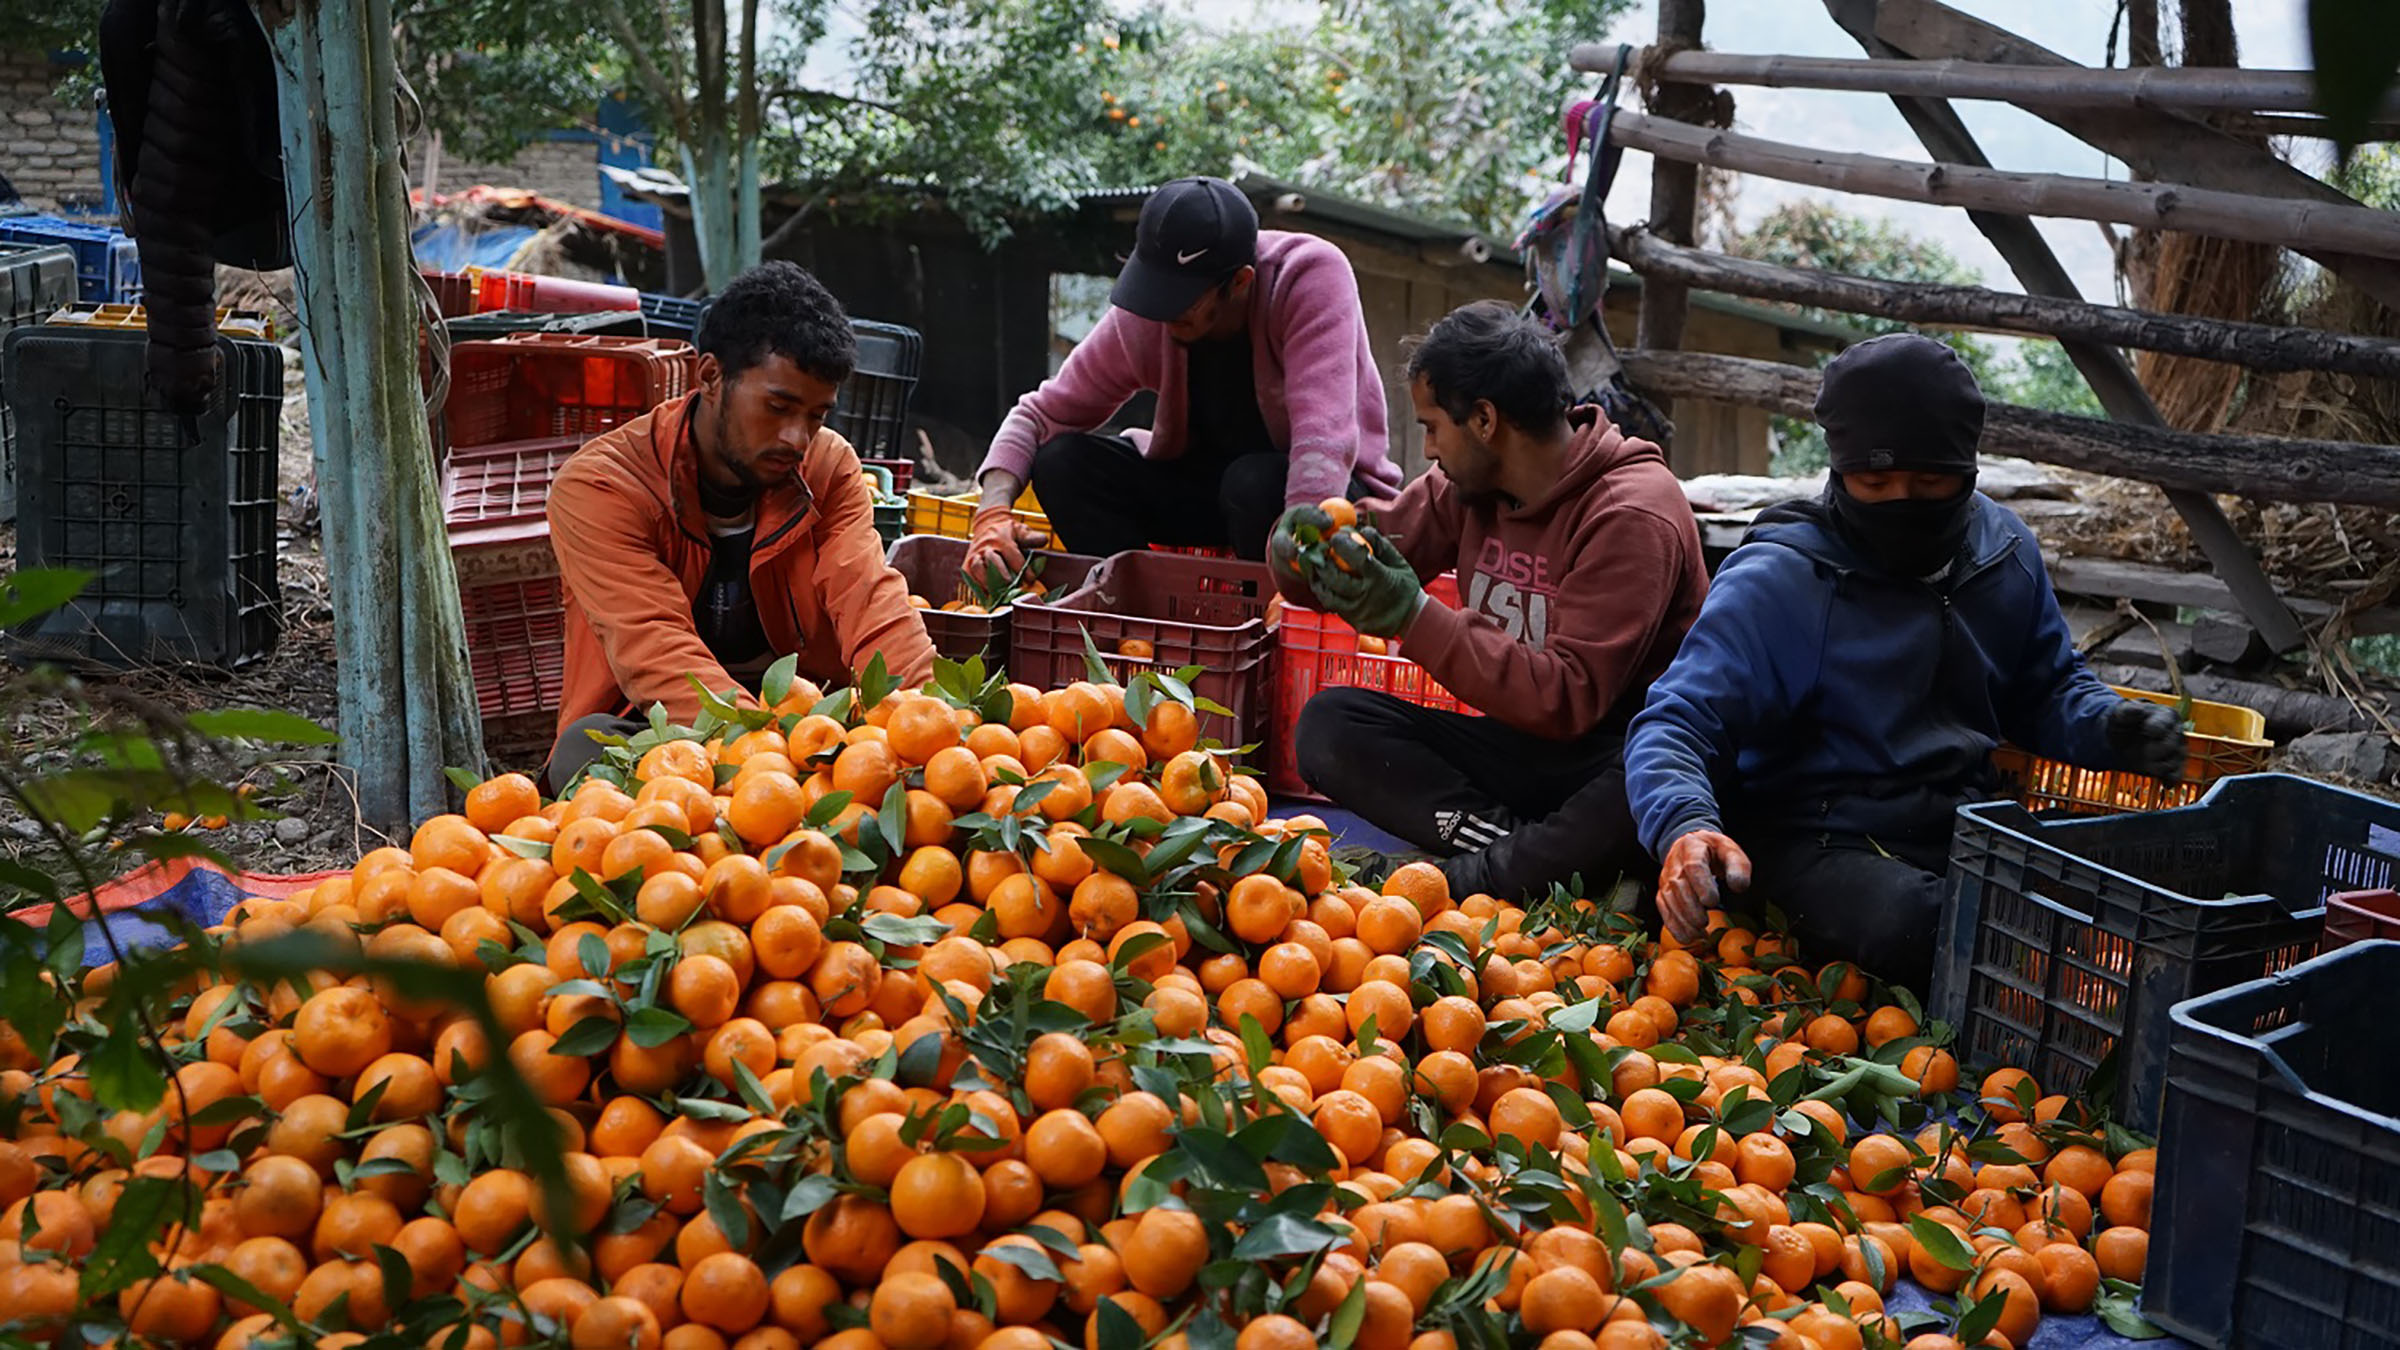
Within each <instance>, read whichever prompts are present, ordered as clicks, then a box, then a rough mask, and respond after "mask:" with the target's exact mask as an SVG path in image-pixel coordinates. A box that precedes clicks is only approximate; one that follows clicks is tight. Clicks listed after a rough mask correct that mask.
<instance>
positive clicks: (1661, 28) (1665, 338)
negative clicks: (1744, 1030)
mask: <svg viewBox="0 0 2400 1350" xmlns="http://www.w3.org/2000/svg"><path fill="white" fill-rule="evenodd" d="M1707 18H1708V0H1658V43H1659V45H1660V46H1662V47H1674V48H1695V47H1698V46H1699V45H1700V31H1701V29H1702V28H1703V27H1704V26H1705V24H1706V22H1707ZM1657 98H1658V101H1657V103H1656V104H1655V105H1653V111H1655V112H1657V113H1659V114H1660V115H1661V116H1666V117H1678V118H1695V119H1696V118H1698V117H1700V116H1702V115H1703V114H1704V113H1705V110H1706V109H1707V107H1708V104H1709V91H1708V90H1706V89H1703V88H1696V87H1694V86H1691V85H1667V86H1665V87H1663V88H1661V89H1659V90H1658V95H1657ZM1619 115H1620V116H1622V115H1623V114H1619ZM1592 153H1594V154H1598V153H1599V148H1598V147H1596V146H1595V147H1593V151H1592ZM1699 213H1700V168H1699V166H1698V165H1696V164H1677V163H1673V162H1670V161H1667V160H1663V159H1662V160H1656V161H1654V162H1653V163H1652V164H1651V166H1650V228H1651V229H1652V230H1653V231H1655V232H1657V233H1658V234H1659V235H1660V236H1661V237H1662V238H1665V239H1668V240H1671V241H1673V242H1674V243H1678V244H1689V243H1692V242H1694V240H1693V231H1694V228H1695V222H1696V220H1697V217H1698V216H1699ZM1690 315H1691V293H1690V291H1689V290H1687V289H1686V288H1685V287H1683V286H1681V285H1679V284H1677V283H1675V282H1665V283H1662V284H1660V285H1656V286H1651V285H1644V286H1643V287H1642V301H1641V309H1640V310H1639V319H1638V321H1637V323H1636V324H1635V327H1634V342H1635V344H1636V345H1638V346H1642V347H1647V348H1650V349H1651V350H1653V351H1667V352H1671V351H1677V350H1680V349H1681V348H1682V346H1683V326H1684V321H1685V320H1686V319H1688V318H1689V317H1690ZM1666 411H1667V415H1668V417H1669V419H1670V420H1672V419H1673V417H1674V415H1675V413H1674V409H1673V408H1672V407H1670V408H1668V409H1667V410H1666ZM1681 439H1682V438H1680V437H1673V438H1670V444H1669V445H1668V446H1667V462H1668V464H1670V465H1671V466H1673V467H1674V469H1675V471H1676V472H1678V473H1688V472H1690V470H1691V467H1692V456H1691V454H1690V453H1689V452H1688V451H1687V450H1686V448H1685V447H1684V446H1683V445H1682V444H1681V443H1680V442H1681Z"/></svg>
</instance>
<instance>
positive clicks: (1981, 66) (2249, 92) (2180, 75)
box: [1568, 42, 2400, 120]
mask: <svg viewBox="0 0 2400 1350" xmlns="http://www.w3.org/2000/svg"><path fill="white" fill-rule="evenodd" d="M1616 53H1617V48H1616V45H1615V44H1614V43H1601V42H1587V43H1582V44H1579V45H1578V46H1576V48H1575V49H1574V51H1573V52H1572V53H1571V54H1570V56H1569V58H1568V63H1569V64H1570V65H1572V66H1574V68H1575V69H1577V70H1580V71H1586V72H1591V73H1596V74H1597V73H1606V71H1607V70H1609V69H1612V68H1613V67H1614V66H1615V64H1616ZM1634 59H1635V61H1636V62H1637V66H1636V69H1637V70H1639V71H1641V72H1642V73H1644V74H1647V75H1648V76H1649V77H1650V78H1652V79H1654V80H1659V81H1663V82H1666V83H1671V84H1704V85H1706V84H1743V85H1757V86H1760V87H1763V88H1768V89H1826V90H1845V91H1849V92H1852V93H1867V94H1910V95H1915V96H1917V97H1921V98H1974V99H1993V100H1996V101H1999V102H2002V103H2013V104H2015V105H2017V106H2018V107H2020V108H2152V109H2161V110H2167V111H2175V112H2312V111H2314V110H2315V108H2316V91H2315V82H2316V81H2315V76H2314V75H2312V74H2311V73H2310V72H2308V71H2305V70H2242V69H2226V68H2208V67H2190V66H2141V67H2136V68H2133V69H2115V70H2100V69H2094V68H2092V67H2089V66H2048V65H2043V66H2026V65H2007V64H2002V63H1998V62H1990V61H1961V60H1957V59H1955V58H1943V59H1941V60H1934V61H1910V60H1893V61H1875V60H1861V59H1859V58H1855V57H1820V56H1745V55H1740V54H1737V53H1733V52H1703V51H1681V50H1662V49H1660V48H1656V47H1651V48H1645V49H1643V50H1642V51H1641V52H1639V53H1637V54H1636V56H1635V58H1634ZM2380 115H2381V116H2382V117H2384V118H2385V119H2387V120H2391V119H2400V97H2395V98H2387V99H2386V100H2385V102H2384V105H2383V108H2382V111H2381V114H2380Z"/></svg>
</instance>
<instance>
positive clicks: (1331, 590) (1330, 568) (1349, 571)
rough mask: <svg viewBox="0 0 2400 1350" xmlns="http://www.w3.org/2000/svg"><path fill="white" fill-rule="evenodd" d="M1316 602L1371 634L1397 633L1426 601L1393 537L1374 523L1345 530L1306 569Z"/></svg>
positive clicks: (1411, 619)
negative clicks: (1312, 566) (1318, 560)
mask: <svg viewBox="0 0 2400 1350" xmlns="http://www.w3.org/2000/svg"><path fill="white" fill-rule="evenodd" d="M1308 588H1309V590H1310V591H1311V592H1313V593H1314V594H1315V595H1316V597H1317V603H1318V604H1320V605H1322V606H1324V607H1325V608H1326V609H1327V610H1328V611H1330V612H1332V613H1334V614H1338V615H1340V616H1342V618H1343V619H1345V620H1347V621H1348V622H1349V624H1350V626H1351V627H1353V628H1356V629H1357V630H1358V631H1360V632H1362V633H1368V634H1371V635H1373V636H1375V637H1383V638H1389V637H1398V636H1400V635H1401V634H1402V633H1404V632H1407V631H1408V625H1409V624H1410V623H1411V622H1412V621H1414V620H1415V619H1416V617H1417V611H1418V610H1419V609H1422V608H1424V605H1425V587H1424V585H1423V584H1422V583H1420V582H1419V581H1418V580H1417V573H1416V569H1415V568H1412V567H1410V566H1409V565H1408V559H1406V558H1403V557H1401V556H1400V550H1399V549H1397V548H1394V547H1392V541H1391V540H1389V539H1386V538H1384V537H1383V532H1382V531H1381V530H1378V529H1376V528H1375V527H1374V526H1372V525H1362V526H1360V527H1359V528H1358V531H1357V533H1356V534H1355V535H1352V534H1351V533H1349V532H1347V531H1345V532H1343V533H1342V534H1339V535H1336V536H1335V537H1334V539H1333V541H1332V542H1331V543H1329V544H1327V545H1326V548H1325V559H1324V561H1323V562H1322V563H1320V564H1319V565H1318V566H1317V567H1316V568H1315V569H1314V570H1312V571H1311V572H1310V573H1309V577H1308Z"/></svg>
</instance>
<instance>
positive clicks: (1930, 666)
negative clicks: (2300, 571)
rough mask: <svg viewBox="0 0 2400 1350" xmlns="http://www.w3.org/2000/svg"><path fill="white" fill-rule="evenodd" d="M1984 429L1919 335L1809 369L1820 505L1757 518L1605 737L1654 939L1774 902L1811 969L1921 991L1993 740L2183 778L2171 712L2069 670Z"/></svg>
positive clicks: (2037, 563)
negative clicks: (1984, 481) (1998, 483)
mask: <svg viewBox="0 0 2400 1350" xmlns="http://www.w3.org/2000/svg"><path fill="white" fill-rule="evenodd" d="M1983 410H1984V404H1983V393H1982V391H1981V390H1980V389H1978V388H1977V387H1976V384H1975V377H1974V376H1973V375H1972V374H1971V373H1969V372H1968V370H1967V368H1966V366H1965V364H1964V363H1962V362H1961V361H1960V360H1959V359H1958V356H1957V354H1956V353H1955V352H1953V351H1951V350H1950V349H1949V348H1948V347H1946V346H1943V345H1942V344H1941V343H1939V342H1935V341H1933V340H1932V339H1930V338H1925V337H1920V336H1917V335H1915V334H1911V333H1897V334H1891V335H1888V336H1884V337H1879V338H1875V339H1873V340H1871V341H1867V342H1862V343H1860V344H1858V345H1857V346H1855V347H1852V348H1850V349H1849V350H1847V351H1845V352H1843V353H1842V354H1841V355H1840V356H1839V357H1836V358H1835V359H1834V361H1833V362H1832V363H1831V364H1830V365H1828V366H1827V367H1826V370H1825V378H1824V383H1823V385H1822V387H1821V388H1820V390H1819V392H1818V395H1817V404H1816V414H1817V421H1818V422H1819V423H1820V424H1821V425H1822V426H1823V427H1824V430H1825V443H1826V448H1827V450H1828V452H1829V453H1830V457H1831V462H1832V464H1831V467H1832V473H1831V474H1830V475H1829V477H1828V481H1827V484H1826V489H1825V495H1824V496H1823V497H1822V498H1821V499H1818V500H1814V501H1800V502H1792V503H1788V504H1786V505H1783V506H1779V507H1776V508H1774V509H1772V510H1769V511H1766V512H1763V513H1761V514H1760V516H1759V518H1758V521H1757V523H1756V525H1755V526H1753V528H1752V529H1751V531H1750V534H1749V536H1748V537H1747V538H1745V539H1744V540H1743V542H1742V546H1741V547H1740V548H1738V549H1736V550H1735V551H1734V553H1733V555H1732V556H1731V557H1730V558H1729V559H1727V560H1726V562H1725V565H1724V567H1723V569H1722V570H1721V571H1720V572H1719V573H1718V575H1717V578H1716V580H1715V582H1714V583H1713V584H1712V585H1711V587H1710V589H1709V594H1708V600H1707V602H1706V603H1705V604H1704V605H1703V606H1702V607H1701V610H1700V618H1699V621H1698V622H1697V623H1696V624H1695V625H1694V626H1693V628H1692V631H1691V634H1690V636H1688V637H1686V638H1685V639H1684V643H1683V647H1682V649H1681V650H1680V651H1679V652H1678V653H1677V654H1676V657H1675V661H1674V664H1672V665H1671V666H1669V667H1668V668H1667V672H1666V674H1665V675H1663V676H1661V677H1660V678H1659V679H1658V680H1657V682H1655V683H1654V684H1653V685H1652V686H1651V688H1650V694H1649V698H1648V700H1647V702H1646V703H1645V705H1644V707H1643V710H1642V712H1641V714H1640V716H1639V717H1638V718H1636V719H1635V721H1634V723H1633V726H1632V729H1631V730H1630V732H1629V733H1628V737H1627V741H1626V748H1625V768H1626V779H1627V783H1626V786H1627V791H1628V794H1629V795H1630V797H1631V799H1632V804H1633V813H1634V819H1635V821H1636V823H1637V825H1638V827H1639V830H1640V834H1641V839H1642V843H1643V845H1644V846H1645V847H1647V848H1648V849H1649V850H1650V852H1651V854H1652V855H1653V856H1655V857H1657V858H1658V859H1659V860H1660V863H1661V865H1662V866H1661V875H1660V878H1659V887H1658V904H1659V910H1660V913H1661V915H1662V917H1663V918H1664V919H1665V920H1666V924H1667V928H1668V931H1669V932H1671V933H1673V934H1674V935H1675V936H1676V938H1677V939H1678V940H1680V941H1687V942H1688V941H1692V940H1694V939H1696V938H1698V937H1699V936H1700V935H1701V933H1702V932H1703V931H1704V929H1705V928H1706V925H1707V911H1708V909H1709V908H1710V907H1711V906H1712V905H1714V904H1716V903H1717V901H1718V896H1719V888H1720V885H1722V887H1723V888H1724V889H1726V890H1731V891H1736V892H1740V891H1750V892H1753V893H1754V895H1755V898H1756V899H1757V900H1761V901H1765V902H1769V903H1772V904H1774V905H1776V906H1778V907H1779V908H1781V909H1782V911H1783V912H1784V914H1785V915H1786V916H1787V917H1788V918H1789V919H1790V920H1791V924H1792V929H1793V932H1794V934H1795V936H1797V937H1798V938H1799V939H1800V943H1801V946H1802V949H1803V951H1804V952H1806V953H1807V954H1808V955H1809V956H1810V958H1811V959H1815V960H1826V959H1833V958H1842V959H1847V960H1852V961H1856V962H1857V963H1859V965H1860V966H1862V967H1863V968H1865V969H1866V970H1867V971H1868V972H1869V973H1871V974H1874V975H1877V976H1880V977H1882V978H1884V979H1886V980H1889V981H1892V982H1894V983H1897V984H1904V985H1909V986H1912V987H1914V988H1917V989H1918V990H1920V991H1922V989H1923V988H1924V982H1925V979H1926V977H1927V975H1928V973H1929V972H1930V969H1931V964H1932V959H1933V948H1934V944H1935V941H1936V938H1937V936H1938V929H1939V926H1940V921H1941V910H1942V890H1943V887H1942V873H1943V870H1944V867H1945V862H1946V858H1947V855H1948V852H1949V842H1950V828H1951V823H1952V819H1953V816H1954V814H1955V812H1956V810H1957V808H1958V806H1959V805H1960V804H1961V803H1962V802H1968V801H1979V800H1987V799H1989V798H1990V797H1992V796H1994V795H1996V793H1995V792H1994V788H1995V785H1996V779H1995V777H1994V774H1993V771H1992V763H1991V752H1992V747H1993V746H1994V745H1995V744H1997V743H1998V742H1999V741H2001V740H2003V739H2005V740H2008V741H2010V742H2013V743H2015V744H2017V745H2020V746H2023V747H2025V748H2026V749H2028V750H2031V751H2033V752H2034V753H2036V754H2039V755H2044V756H2047V757H2049V758H2053V759H2062V760H2066V761H2068V762H2070V763H2074V764H2078V765H2083V766H2085V767H2089V768H2098V769H2111V770H2115V769H2130V770H2134V771H2137V772H2141V773H2146V774H2149V775H2152V776H2154V777H2159V778H2167V779H2172V778H2173V777H2175V776H2176V775H2177V774H2178V773H2180V772H2181V770H2182V767H2183V760H2184V742H2183V733H2182V728H2181V725H2180V723H2179V721H2178V719H2177V718H2176V716H2175V713H2174V711H2173V710H2172V709H2170V708H2166V707H2162V706H2160V705H2158V704H2155V703H2143V702H2137V701H2135V700H2131V699H2126V698H2121V697H2119V696H2118V695H2117V694H2116V693H2114V692H2112V691H2111V690H2110V689H2109V688H2108V686H2106V685H2104V684H2102V683H2101V682H2100V681H2099V679H2098V678H2097V677H2095V676H2094V675H2093V674H2092V673H2091V672H2090V671H2089V670H2087V669H2086V668H2085V667H2084V665H2083V661H2082V659H2081V657H2079V656H2078V655H2077V654H2076V651H2075V648H2074V644H2073V642H2072V641H2071V639H2070V637H2069V634H2068V631H2067V624H2066V619H2065V616H2064V615H2062V614H2060V613H2059V609H2058V601H2057V598H2056V597H2055V596H2054V595H2053V594H2052V593H2051V590H2050V581H2049V576H2048V573H2047V572H2046V571H2045V570H2044V569H2043V566H2042V555H2041V549H2040V546H2039V545H2038V544H2037V543H2036V542H2035V540H2034V537H2033V533H2032V532H2031V531H2030V530H2028V529H2026V528H2025V526H2024V524H2023V522H2021V521H2019V520H2018V519H2017V518H2016V517H2015V516H2014V515H2012V514H2010V513H2009V512H2008V511H2006V510H2004V509H2002V508H2000V507H1999V506H1997V505H1994V504H1993V503H1992V502H1991V501H1990V500H1989V499H1988V498H1986V497H1984V496H1983V495H1982V494H1980V493H1978V492H1976V491H1975V447H1976V442H1977V441H1978V440H1979V439H1980V437H1981V435H1982V432H1983ZM1737 835H1738V836H1739V838H1740V839H1741V841H1742V842H1740V843H1736V842H1735V841H1734V836H1737Z"/></svg>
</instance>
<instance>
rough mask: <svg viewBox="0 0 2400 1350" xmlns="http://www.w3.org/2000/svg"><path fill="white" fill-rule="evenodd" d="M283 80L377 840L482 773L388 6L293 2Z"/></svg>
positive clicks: (352, 695) (333, 520) (336, 603)
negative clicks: (422, 321) (426, 392)
mask: <svg viewBox="0 0 2400 1350" xmlns="http://www.w3.org/2000/svg"><path fill="white" fill-rule="evenodd" d="M293 8H294V10H295V13H294V14H293V15H292V17H290V18H288V19H285V20H283V21H281V22H279V23H276V24H275V25H274V26H273V27H272V29H271V30H270V33H269V37H270V39H271V40H272V42H273V44H274V47H275V54H276V64H277V66H278V67H279V69H280V72H281V76H282V89H281V95H282V107H283V163H284V173H285V175H286V178H287V182H288V184H289V187H290V193H291V200H292V206H293V222H292V234H293V257H294V262H295V265H296V273H297V276H298V281H299V291H298V300H299V310H300V345H301V352H302V355H303V358H304V359H305V361H306V369H307V374H308V408H309V425H310V430H311V433H312V435H313V437H314V440H315V446H316V473H317V491H318V494H319V497H320V500H321V502H322V503H323V509H324V518H325V561H326V572H327V579H328V581H329V582H330V584H331V588H332V592H333V612H334V641H335V644H336V646H337V647H338V648H339V650H340V653H341V659H340V663H339V667H338V669H337V671H336V680H337V686H338V689H339V694H340V700H341V718H340V720H341V732H342V753H343V758H344V761H345V762H346V763H347V764H348V765H349V766H350V767H351V768H352V769H353V770H354V771H355V772H356V773H357V776H358V803H359V813H360V815H361V816H363V817H364V818H365V819H366V820H367V822H368V823H370V824H372V825H374V826H376V827H377V828H380V829H384V830H398V829H400V828H402V827H404V826H405V825H406V824H407V822H409V821H410V820H412V819H421V818H423V817H425V816H429V815H432V814H435V813H437V812H439V811H442V810H444V809H445V808H446V806H447V804H448V803H447V798H448V792H449V784H448V781H447V780H446V779H445V778H444V776H443V774H442V770H443V768H444V767H445V766H449V765H458V766H462V767H479V766H481V764H482V763H483V736H482V725H481V722H480V720H479V719H478V716H477V712H476V704H475V690H474V685H473V683H472V681H471V679H470V678H469V676H468V673H467V657H466V646H465V641H464V638H463V636H462V634H463V625H462V623H461V620H460V615H459V604H458V575H457V572H456V571H455V570H454V569H453V568H452V566H451V561H450V545H449V538H448V535H447V533H446V531H445V530H444V529H443V526H442V511H441V502H440V499H439V496H438V493H437V490H436V488H435V482H434V465H433V452H432V446H431V440H430V437H429V436H428V434H427V427H426V423H425V409H424V405H423V404H422V403H420V402H419V401H418V392H417V322H418V319H417V286H418V282H417V278H416V276H415V271H414V268H413V267H412V266H411V263H410V254H409V246H408V222H409V215H408V184H407V182H406V181H405V180H404V178H403V176H402V174H403V170H402V168H401V162H400V134H399V126H398V120H397V109H398V105H399V99H398V70H397V67H396V66H395V65H394V64H393V55H392V6H391V0H346V3H339V4H336V3H330V2H329V0H299V3H297V4H296V5H295V6H293Z"/></svg>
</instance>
